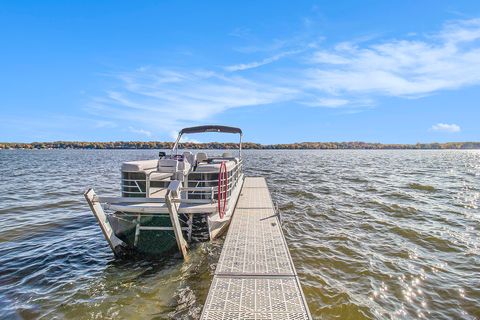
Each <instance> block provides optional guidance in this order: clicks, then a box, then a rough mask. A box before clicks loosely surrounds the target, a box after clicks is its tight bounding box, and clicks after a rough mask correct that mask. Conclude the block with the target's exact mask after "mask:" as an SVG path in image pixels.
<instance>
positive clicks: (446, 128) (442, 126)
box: [430, 123, 460, 133]
mask: <svg viewBox="0 0 480 320" xmlns="http://www.w3.org/2000/svg"><path fill="white" fill-rule="evenodd" d="M430 129H431V130H433V131H441V132H451V133H453V132H460V126H459V125H457V124H454V123H452V124H447V123H437V124H435V125H433V126H432V127H431V128H430Z"/></svg>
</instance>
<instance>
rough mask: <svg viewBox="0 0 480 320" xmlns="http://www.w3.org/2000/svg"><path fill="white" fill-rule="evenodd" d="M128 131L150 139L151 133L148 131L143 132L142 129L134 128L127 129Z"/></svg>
mask: <svg viewBox="0 0 480 320" xmlns="http://www.w3.org/2000/svg"><path fill="white" fill-rule="evenodd" d="M128 130H130V132H133V133H137V134H141V135H144V136H147V137H151V136H152V133H151V132H150V131H147V130H144V129H136V128H134V127H128Z"/></svg>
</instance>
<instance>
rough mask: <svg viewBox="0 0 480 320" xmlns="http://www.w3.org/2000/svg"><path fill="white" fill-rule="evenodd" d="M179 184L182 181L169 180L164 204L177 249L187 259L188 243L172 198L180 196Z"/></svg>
mask: <svg viewBox="0 0 480 320" xmlns="http://www.w3.org/2000/svg"><path fill="white" fill-rule="evenodd" d="M181 185H182V183H181V182H180V181H178V180H173V181H172V182H170V184H169V185H168V190H167V194H166V195H165V204H166V205H167V208H168V212H169V214H170V220H171V221H172V227H173V232H174V233H175V239H176V240H177V245H178V250H180V253H181V254H182V256H183V258H184V259H185V260H187V259H188V256H187V248H188V244H187V241H185V238H184V237H183V233H182V226H181V225H180V220H179V219H178V209H177V206H176V205H175V202H174V201H173V199H174V198H178V197H179V196H180V187H181Z"/></svg>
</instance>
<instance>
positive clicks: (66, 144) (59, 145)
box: [0, 141, 480, 150]
mask: <svg viewBox="0 0 480 320" xmlns="http://www.w3.org/2000/svg"><path fill="white" fill-rule="evenodd" d="M172 147H173V143H172V142H157V141H150V142H141V141H116V142H77V141H56V142H31V143H11V142H0V149H171V148H172ZM179 148H181V149H237V148H238V144H237V143H221V142H210V143H193V142H185V143H180V145H179ZM242 148H243V149H263V150H269V149H292V150H298V149H301V150H311V149H480V142H445V143H435V142H434V143H417V144H384V143H369V142H359V141H353V142H299V143H286V144H259V143H253V142H245V143H243V144H242Z"/></svg>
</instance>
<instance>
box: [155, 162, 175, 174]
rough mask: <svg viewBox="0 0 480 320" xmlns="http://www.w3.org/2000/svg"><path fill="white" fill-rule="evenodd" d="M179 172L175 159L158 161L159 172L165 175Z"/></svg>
mask: <svg viewBox="0 0 480 320" xmlns="http://www.w3.org/2000/svg"><path fill="white" fill-rule="evenodd" d="M177 170H178V161H177V160H174V159H160V160H158V171H159V172H165V173H175V172H177Z"/></svg>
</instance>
